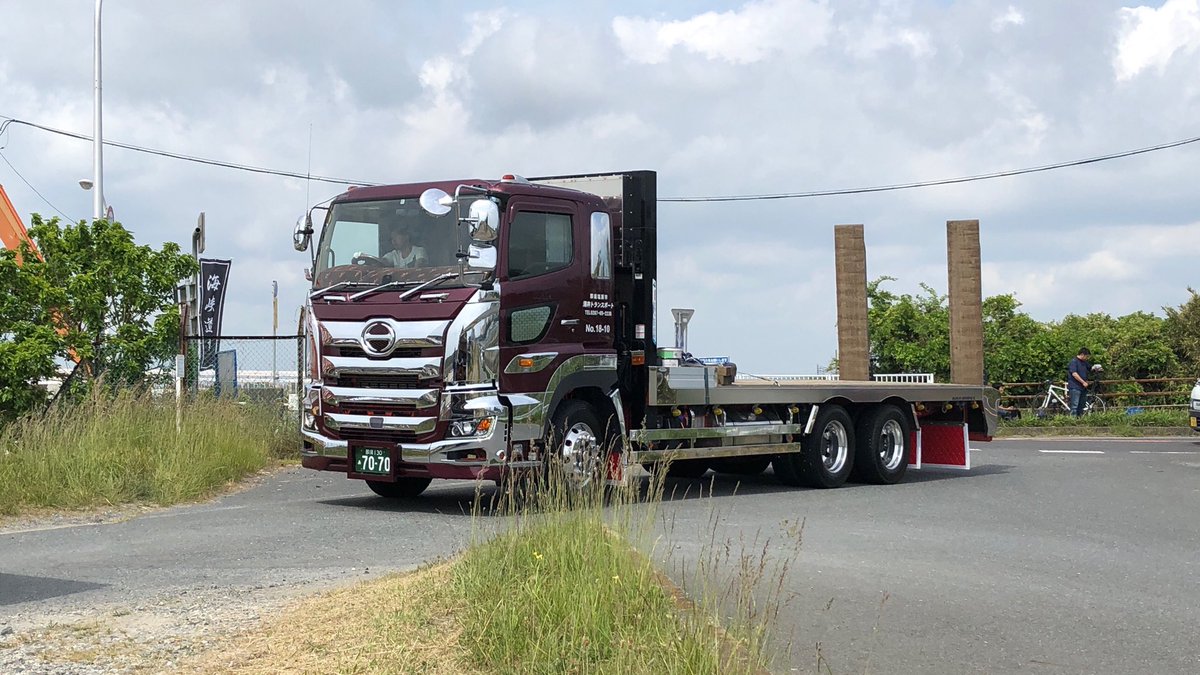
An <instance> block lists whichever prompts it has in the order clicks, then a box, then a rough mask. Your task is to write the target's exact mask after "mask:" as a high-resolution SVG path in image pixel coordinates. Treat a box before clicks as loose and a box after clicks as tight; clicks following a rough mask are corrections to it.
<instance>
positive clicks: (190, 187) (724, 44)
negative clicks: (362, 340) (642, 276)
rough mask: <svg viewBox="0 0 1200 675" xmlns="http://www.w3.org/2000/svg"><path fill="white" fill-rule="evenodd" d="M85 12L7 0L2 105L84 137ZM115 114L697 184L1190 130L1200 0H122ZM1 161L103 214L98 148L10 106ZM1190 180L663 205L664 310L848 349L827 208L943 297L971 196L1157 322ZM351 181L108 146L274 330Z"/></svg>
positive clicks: (1135, 170) (170, 130) (817, 183)
mask: <svg viewBox="0 0 1200 675" xmlns="http://www.w3.org/2000/svg"><path fill="white" fill-rule="evenodd" d="M93 12H94V3H93V2H92V1H91V0H0V25H2V26H3V27H4V28H5V30H3V31H2V32H3V35H2V36H0V115H3V116H7V117H13V118H18V119H22V120H28V121H31V122H36V123H39V124H43V125H46V126H50V127H54V128H59V129H65V130H70V131H75V132H79V133H84V134H90V133H91V126H92V31H93ZM104 133H105V137H106V138H107V139H109V140H114V141H120V142H124V143H130V144H135V145H140V146H146V147H151V148H158V149H163V150H169V151H172V152H177V153H182V154H187V155H195V156H201V157H206V158H213V159H219V160H223V161H229V162H237V163H242V164H250V165H255V166H263V167H271V168H277V169H283V170H288V171H298V172H302V173H303V172H306V171H310V170H311V173H313V174H317V175H325V176H336V177H342V178H348V179H351V180H361V181H370V182H410V181H419V180H426V179H448V178H458V177H474V176H482V177H489V176H498V175H500V174H502V173H508V172H514V173H520V174H525V175H542V174H560V173H579V172H592V171H603V170H621V169H654V170H657V171H658V172H659V192H660V196H663V197H691V196H711V195H738V194H761V193H779V192H802V191H810V190H826V189H842V188H856V187H866V186H875V185H884V184H894V183H905V182H912V181H924V180H933V179H940V178H951V177H958V176H966V175H974V174H980V173H988V172H993V171H1001V170H1007V169H1019V168H1024V167H1032V166H1039V165H1043V164H1050V163H1055V162H1060V161H1066V160H1072V159H1079V158H1086V157H1092V156H1097V155H1103V154H1108V153H1112V152H1117V151H1121V150H1128V149H1135V148H1141V147H1146V146H1152V145H1157V144H1161V143H1166V142H1170V141H1175V140H1181V139H1186V138H1191V137H1195V136H1200V0H1167V1H1166V2H1157V1H1156V2H1147V3H1146V4H1137V2H1136V0H1125V1H1124V2H1122V1H1113V0H1059V1H1055V2H1045V1H1044V0H1016V1H1014V2H1010V3H1004V2H991V1H984V0H965V1H950V0H881V1H875V2H868V1H866V0H862V1H858V0H837V1H832V0H831V1H827V2H823V1H814V0H761V1H752V2H717V1H715V0H705V1H702V2H676V1H670V0H661V1H660V0H639V1H638V2H629V1H627V0H620V1H617V2H572V3H560V2H538V1H536V0H533V1H523V2H503V1H496V2H486V1H481V0H472V1H470V2H458V3H425V2H402V1H383V0H378V1H371V0H343V1H342V2H338V3H329V2H320V1H318V0H254V1H247V0H206V2H191V3H182V2H159V1H156V0H108V2H106V3H105V5H104ZM0 154H2V156H3V158H4V160H7V162H4V161H0V183H2V184H3V185H4V188H5V190H6V191H7V192H8V193H9V196H10V197H11V199H12V200H13V202H14V204H15V205H16V207H17V210H18V211H19V212H20V213H21V214H22V216H23V217H26V218H27V217H28V215H29V214H30V213H35V212H36V213H41V214H43V215H45V216H53V215H59V214H60V212H61V214H65V215H66V216H68V217H70V218H71V219H81V218H85V217H88V216H90V214H91V197H90V194H89V193H87V192H84V191H82V190H81V189H80V188H79V187H78V184H77V182H78V180H79V179H80V178H86V177H89V176H90V175H91V166H92V165H91V144H90V143H89V142H87V141H80V140H73V139H69V138H64V137H60V136H55V135H52V134H48V133H46V132H44V131H39V130H35V129H31V128H28V127H25V126H20V125H10V127H9V128H8V130H7V132H6V133H5V134H4V135H3V136H0ZM310 157H311V164H310ZM10 164H11V166H10ZM17 172H19V173H20V176H23V177H24V180H23V179H22V178H21V177H20V176H18V173H17ZM26 181H28V184H27V183H26ZM1197 184H1200V143H1197V144H1194V145H1187V146H1183V147H1180V148H1176V149H1171V150H1164V151H1161V152H1155V153H1150V154H1145V155H1139V156H1136V157H1132V158H1128V159H1122V160H1117V161H1112V162H1105V163H1100V164H1093V165H1089V166H1084V167H1078V168H1070V169H1063V170H1059V171H1053V172H1046V173H1038V174H1032V175H1026V176H1019V177H1012V178H1003V179H997V180H991V181H982V182H974V183H968V184H960V185H954V186H946V187H935V188H927V189H921V190H910V191H901V192H889V193H881V194H867V195H855V196H836V197H822V198H812V199H796V200H781V201H757V202H738V203H699V204H679V203H664V204H662V205H660V208H659V237H660V244H659V246H660V248H659V251H660V257H661V259H660V268H659V299H660V310H659V314H660V325H662V326H663V328H661V329H660V330H663V332H664V333H665V334H669V330H670V328H669V324H670V313H669V311H668V309H669V308H670V307H680V306H683V307H694V308H696V310H697V313H696V318H695V319H694V321H693V322H692V326H691V333H690V340H689V342H690V347H691V348H692V351H694V352H696V353H700V354H706V355H727V356H731V357H733V358H734V360H735V361H737V362H738V363H739V365H740V367H741V369H742V370H743V371H745V372H758V373H780V372H813V371H815V370H816V369H817V367H818V364H823V363H826V362H828V360H829V358H830V357H831V356H833V354H834V351H835V346H836V329H835V300H834V284H833V269H834V261H833V228H832V226H833V225H834V224H837V223H863V224H864V225H865V226H866V241H867V273H868V276H870V277H877V276H881V275H888V276H892V277H896V278H897V279H898V281H896V282H895V283H893V284H891V286H890V288H892V289H893V290H896V291H899V292H914V291H916V290H918V285H919V284H920V283H921V282H926V283H928V284H930V285H932V286H933V287H934V288H936V289H939V290H940V291H942V292H944V291H945V289H946V269H945V251H946V242H945V222H946V220H951V219H960V218H978V219H979V220H980V222H981V233H982V248H983V285H984V293H985V294H986V295H992V294H998V293H1015V294H1016V295H1017V298H1018V299H1019V300H1020V301H1021V302H1022V303H1024V308H1025V310H1026V311H1028V312H1029V313H1031V314H1032V315H1033V316H1035V317H1036V318H1039V319H1044V320H1045V319H1058V318H1061V317H1062V316H1063V315H1065V314H1067V313H1072V312H1073V313H1088V312H1107V313H1110V314H1114V315H1119V314H1125V313H1128V312H1131V311H1135V310H1147V311H1157V312H1158V313H1160V314H1161V307H1162V306H1163V305H1175V304H1179V303H1181V302H1184V301H1185V300H1186V299H1187V297H1188V295H1187V287H1188V286H1189V285H1190V286H1193V287H1200V274H1198V273H1197V272H1196V270H1197V269H1198V268H1200V265H1198V264H1197V262H1196V260H1197V254H1198V251H1200V190H1197V188H1196V185H1197ZM34 188H36V192H35V190H34ZM340 191H341V188H340V187H339V186H335V185H330V184H326V183H321V182H317V181H313V182H311V183H309V182H306V181H303V180H296V179H290V178H281V177H275V176H264V175H258V174H252V173H244V172H240V171H234V170H230V169H222V168H215V167H211V166H203V165H199V164H191V163H187V162H181V161H178V160H172V159H166V158H162V157H157V156H153V155H148V154H142V153H138V152H133V151H129V150H122V149H117V148H109V149H107V150H106V152H105V195H106V197H107V200H108V202H109V203H110V204H112V206H113V208H114V209H115V211H116V215H117V218H118V220H120V221H122V222H123V223H124V224H125V225H126V226H127V227H129V228H130V229H131V230H133V231H134V232H135V234H136V236H137V237H138V239H139V240H140V241H142V242H145V243H151V244H155V245H158V244H161V243H162V242H163V241H168V240H173V241H178V242H180V243H181V245H183V247H184V248H185V249H187V248H188V247H189V245H190V244H189V241H190V239H189V237H190V232H191V229H192V227H193V225H194V224H195V221H196V216H197V214H198V213H199V212H201V211H204V212H205V213H206V214H207V224H208V251H207V255H209V256H213V257H228V258H232V259H233V260H234V264H233V271H232V276H231V281H230V283H231V284H232V286H231V294H232V297H231V299H232V302H231V304H230V305H229V306H228V307H227V310H226V312H227V313H226V320H225V325H226V330H227V332H236V333H265V334H269V333H270V330H271V319H270V316H271V315H270V306H271V281H272V280H278V281H279V283H280V289H281V291H280V306H281V313H280V314H281V318H280V322H281V326H283V327H284V328H283V330H286V329H287V328H286V327H287V326H290V325H294V318H295V313H296V312H295V309H296V308H297V307H298V306H299V304H300V303H301V301H302V298H303V294H304V287H305V281H304V278H303V268H304V266H305V262H306V260H305V257H304V256H303V255H301V254H297V253H296V252H295V251H293V250H292V248H291V243H290V235H291V228H292V225H293V224H294V222H295V220H296V217H297V216H298V215H300V214H302V213H303V212H304V210H305V208H306V206H307V205H308V204H310V203H314V202H317V201H321V200H324V199H326V198H328V197H330V196H332V195H334V194H336V193H338V192H340ZM38 192H40V193H41V196H39V195H38V194H37V193H38Z"/></svg>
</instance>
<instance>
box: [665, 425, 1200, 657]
mask: <svg viewBox="0 0 1200 675" xmlns="http://www.w3.org/2000/svg"><path fill="white" fill-rule="evenodd" d="M975 448H977V451H975V452H973V453H972V461H973V463H974V465H975V469H974V470H972V471H970V472H968V473H961V472H952V471H946V470H940V471H920V472H913V473H912V474H910V476H909V477H908V478H907V479H906V481H905V482H904V483H902V484H900V485H895V486H890V487H880V486H848V487H845V488H842V489H838V490H833V491H815V490H807V491H792V490H783V489H781V488H780V487H779V486H778V485H776V484H774V482H773V481H772V480H771V479H770V477H769V476H763V477H759V478H756V479H752V480H743V481H742V483H741V485H740V486H739V487H738V489H737V491H736V495H735V494H734V491H733V486H732V484H731V483H730V482H729V481H724V480H721V479H717V481H716V483H715V484H714V487H713V493H714V495H715V496H714V498H712V499H698V500H693V503H692V504H690V505H683V504H676V505H672V506H671V507H670V509H671V512H670V518H671V520H672V521H673V525H672V527H671V529H673V530H674V532H675V534H676V535H679V536H674V537H673V539H674V541H675V544H674V546H675V549H674V550H673V551H672V556H671V557H672V558H673V560H672V563H671V564H672V567H673V568H674V569H675V570H676V575H677V576H678V570H679V569H680V568H681V565H683V566H686V564H689V563H692V564H694V562H695V561H696V560H698V559H702V558H704V557H705V555H706V554H705V552H704V550H703V547H702V546H700V545H699V543H698V542H699V540H700V538H701V537H703V536H704V533H705V532H706V531H708V530H711V524H712V523H713V522H714V521H715V522H718V523H719V531H720V535H719V537H718V540H717V541H718V542H720V541H721V540H722V538H724V539H730V538H732V539H734V541H735V546H736V541H738V540H751V539H753V536H754V534H757V535H758V537H759V540H760V541H761V540H762V539H763V538H764V537H774V538H775V540H776V541H782V540H785V539H786V536H785V535H784V534H783V533H782V532H781V530H782V528H781V527H780V526H779V523H781V522H783V521H784V520H789V519H790V520H793V521H794V520H795V519H797V518H802V519H804V521H805V529H804V536H803V542H802V544H801V547H800V553H799V554H798V556H797V557H796V558H795V561H794V563H793V566H792V569H791V571H790V573H789V575H788V576H787V577H786V580H785V585H784V587H783V590H782V593H781V594H776V595H775V597H783V598H784V599H785V600H786V601H787V602H786V605H785V607H784V611H783V613H782V614H781V616H780V620H779V634H780V639H781V640H783V641H788V642H790V643H791V650H790V657H789V658H786V659H784V662H785V663H788V664H790V668H791V669H792V670H793V671H795V672H832V673H864V672H871V673H967V672H972V673H975V672H986V673H1008V672H1023V673H1197V672H1200V640H1198V638H1200V442H1197V441H1195V440H1193V439H1191V438H1184V439H1176V440H1171V441H1162V442H1159V441H1149V440H1145V441H1129V440H1105V441H1090V440H1078V441H1076V440H1072V441H1057V440H1020V441H1017V440H1013V441H998V442H993V443H979V444H975ZM696 503H700V504H708V505H709V506H711V508H696V507H695V504H696ZM690 532H694V533H696V534H694V535H692V536H691V537H690V538H689V537H688V536H686V535H687V533H690ZM750 552H751V553H753V550H751V551H750ZM735 584H736V580H727V583H726V584H724V585H719V587H724V588H728V587H732V586H734V585H735ZM762 595H764V594H760V596H762ZM767 595H770V594H767ZM765 599H767V598H763V597H760V600H765ZM817 643H820V646H819V648H818V646H817ZM781 665H782V664H781ZM786 669H787V668H786V667H785V668H782V669H781V670H786ZM827 669H828V670H827Z"/></svg>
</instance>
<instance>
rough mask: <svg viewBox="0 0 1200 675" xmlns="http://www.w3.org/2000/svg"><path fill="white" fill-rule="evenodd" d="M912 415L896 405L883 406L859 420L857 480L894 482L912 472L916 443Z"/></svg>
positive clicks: (856, 449)
mask: <svg viewBox="0 0 1200 675" xmlns="http://www.w3.org/2000/svg"><path fill="white" fill-rule="evenodd" d="M911 429H912V428H911V426H910V425H909V423H908V417H906V416H905V415H904V413H903V412H902V411H901V410H900V409H899V408H897V407H896V406H894V405H881V406H878V407H876V408H872V409H870V410H868V411H867V412H866V414H864V415H863V416H862V418H861V419H859V421H858V427H857V428H855V436H856V437H857V439H858V444H857V446H856V447H855V450H854V471H853V475H854V480H857V481H861V482H863V483H875V484H877V485H892V484H894V483H897V482H899V481H900V479H901V478H904V474H905V472H906V471H908V457H909V454H910V450H911V448H910V447H909V446H910V444H911V443H912V440H911V439H912V433H911Z"/></svg>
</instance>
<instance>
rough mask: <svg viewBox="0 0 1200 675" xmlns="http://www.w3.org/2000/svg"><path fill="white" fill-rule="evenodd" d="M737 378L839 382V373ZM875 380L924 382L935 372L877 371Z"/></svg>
mask: <svg viewBox="0 0 1200 675" xmlns="http://www.w3.org/2000/svg"><path fill="white" fill-rule="evenodd" d="M737 379H738V380H739V381H743V382H752V381H753V382H759V381H767V382H803V381H814V380H815V381H825V382H837V381H838V380H839V379H840V378H839V377H838V374H837V373H821V374H818V375H759V374H757V373H738V374H737ZM871 379H872V380H874V381H875V382H900V383H922V384H928V383H931V382H933V373H876V374H875V375H872V376H871Z"/></svg>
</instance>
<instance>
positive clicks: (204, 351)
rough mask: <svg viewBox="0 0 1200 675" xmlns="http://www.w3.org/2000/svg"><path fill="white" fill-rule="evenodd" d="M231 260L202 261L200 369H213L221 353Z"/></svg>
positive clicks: (202, 259)
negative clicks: (226, 286) (222, 322)
mask: <svg viewBox="0 0 1200 675" xmlns="http://www.w3.org/2000/svg"><path fill="white" fill-rule="evenodd" d="M231 263H232V261H230V260H210V259H207V258H201V259H200V336H201V337H203V338H205V339H203V340H201V341H200V367H201V368H212V367H213V366H214V365H215V363H216V355H217V352H218V351H220V349H221V345H220V336H221V313H222V311H223V310H224V309H225V285H226V283H227V282H228V281H229V265H230V264H231Z"/></svg>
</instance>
